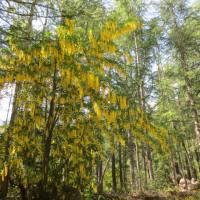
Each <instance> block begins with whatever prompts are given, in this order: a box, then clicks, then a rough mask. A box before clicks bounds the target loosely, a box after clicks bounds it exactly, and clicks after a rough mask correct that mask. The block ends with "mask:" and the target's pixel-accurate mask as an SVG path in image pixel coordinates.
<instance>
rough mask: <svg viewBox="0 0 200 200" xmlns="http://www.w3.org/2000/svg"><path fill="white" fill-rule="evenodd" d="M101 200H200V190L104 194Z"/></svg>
mask: <svg viewBox="0 0 200 200" xmlns="http://www.w3.org/2000/svg"><path fill="white" fill-rule="evenodd" d="M98 199H101V200H200V190H197V191H187V192H179V191H172V192H160V193H157V192H144V193H140V194H132V195H129V194H104V195H102V196H101V198H98Z"/></svg>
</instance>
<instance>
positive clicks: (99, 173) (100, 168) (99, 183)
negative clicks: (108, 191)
mask: <svg viewBox="0 0 200 200" xmlns="http://www.w3.org/2000/svg"><path fill="white" fill-rule="evenodd" d="M102 177H103V162H102V160H101V159H99V160H98V161H97V193H99V194H101V193H103V180H102Z"/></svg>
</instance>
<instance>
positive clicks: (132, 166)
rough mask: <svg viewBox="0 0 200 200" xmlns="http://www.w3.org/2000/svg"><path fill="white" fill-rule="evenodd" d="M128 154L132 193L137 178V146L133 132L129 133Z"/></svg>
mask: <svg viewBox="0 0 200 200" xmlns="http://www.w3.org/2000/svg"><path fill="white" fill-rule="evenodd" d="M128 153H129V158H130V172H131V185H132V187H131V191H134V188H135V185H136V182H135V181H136V177H135V167H136V166H135V159H134V155H135V145H134V141H133V135H132V133H131V131H128Z"/></svg>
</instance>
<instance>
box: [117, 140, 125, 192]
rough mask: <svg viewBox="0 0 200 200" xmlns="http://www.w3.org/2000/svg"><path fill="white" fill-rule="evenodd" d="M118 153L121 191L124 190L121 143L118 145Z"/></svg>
mask: <svg viewBox="0 0 200 200" xmlns="http://www.w3.org/2000/svg"><path fill="white" fill-rule="evenodd" d="M118 154H119V182H120V191H124V182H123V167H122V150H121V144H119V145H118Z"/></svg>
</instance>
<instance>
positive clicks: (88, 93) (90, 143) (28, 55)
mask: <svg viewBox="0 0 200 200" xmlns="http://www.w3.org/2000/svg"><path fill="white" fill-rule="evenodd" d="M140 27H141V25H140V24H139V23H138V22H136V21H128V22H126V23H123V24H117V23H116V22H115V21H113V20H110V21H107V22H106V23H105V24H104V25H103V26H102V28H101V30H100V31H95V30H91V29H88V30H83V29H82V28H80V27H77V26H76V22H75V21H73V20H71V19H67V20H66V21H65V24H64V25H62V26H59V27H58V28H57V29H56V30H55V31H54V32H53V33H52V34H51V35H50V36H49V37H48V39H47V38H46V39H44V40H41V41H38V42H37V44H35V45H32V46H31V45H27V44H25V43H24V44H22V43H19V42H18V41H17V40H15V39H14V38H10V49H9V50H7V51H5V52H4V54H3V56H2V57H1V68H2V69H3V70H4V71H5V74H3V75H2V77H1V79H0V82H1V84H5V83H12V84H13V87H15V95H14V100H13V101H14V102H13V110H14V111H13V112H14V116H13V115H12V117H11V120H10V125H9V127H8V128H7V130H6V131H5V134H4V140H5V144H6V145H5V152H4V154H5V159H4V162H3V163H1V166H2V175H1V189H3V188H4V189H5V188H6V187H7V186H5V185H8V182H9V181H14V182H17V183H18V185H19V188H20V190H21V193H25V195H26V196H27V195H29V196H34V195H36V193H37V192H36V190H35V188H36V186H38V188H39V187H41V188H39V189H40V190H41V191H42V193H43V194H45V193H44V191H47V190H48V187H49V185H51V184H55V183H56V188H57V189H56V191H57V192H58V191H60V192H61V190H62V189H61V186H62V185H63V183H65V184H68V185H73V186H75V187H77V188H79V189H81V190H83V189H87V188H92V187H93V186H94V174H95V173H94V166H95V162H96V160H97V159H98V158H101V156H103V154H104V149H103V145H102V140H104V139H105V138H107V140H108V141H110V147H111V149H112V147H113V145H112V143H113V134H115V138H116V140H117V141H118V142H119V143H120V144H121V145H124V143H125V141H124V139H123V135H122V134H121V132H120V130H127V131H131V132H132V133H133V134H134V136H135V137H136V138H139V139H141V140H142V141H143V142H145V141H146V142H147V143H151V140H149V138H147V136H144V135H142V134H140V133H139V130H140V129H141V128H145V129H147V130H148V131H149V133H152V135H153V136H154V137H155V138H156V139H157V140H158V141H159V142H160V143H162V144H163V145H162V147H163V148H165V149H167V148H168V147H167V146H166V144H164V143H163V141H165V138H164V139H163V137H166V138H167V133H166V132H165V131H164V133H165V134H162V135H161V134H159V133H158V132H157V131H156V130H155V128H154V127H153V126H152V125H150V124H148V123H147V122H146V121H145V117H144V115H143V114H142V113H141V111H139V110H138V111H136V110H133V109H131V107H130V106H129V105H128V102H127V100H126V97H125V96H123V95H120V93H118V92H117V91H115V90H113V88H112V79H111V78H110V76H109V75H108V73H107V72H108V71H113V72H114V73H117V74H118V76H119V77H120V78H121V79H124V80H125V78H126V73H125V72H124V71H123V69H122V68H121V67H120V64H119V63H118V62H117V61H116V57H117V56H118V58H119V55H120V56H121V57H124V58H125V57H127V59H123V60H127V62H128V57H129V56H127V53H124V54H123V52H120V50H119V48H118V46H117V44H116V42H115V41H116V40H117V39H119V38H120V37H122V36H123V35H125V34H128V33H130V32H132V31H135V30H136V29H139V28H140ZM124 62H125V63H124V64H126V61H124ZM136 122H137V123H136ZM151 145H152V146H153V145H154V143H153V142H152V144H151ZM167 150H168V149H167ZM51 190H52V191H53V189H51ZM38 195H39V194H38ZM40 197H41V196H40Z"/></svg>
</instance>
